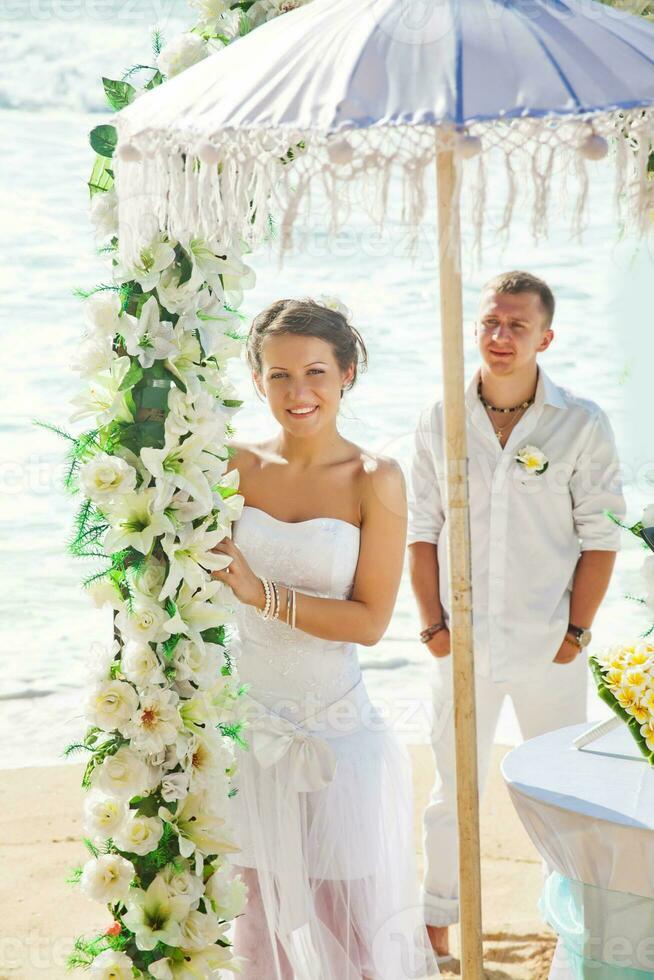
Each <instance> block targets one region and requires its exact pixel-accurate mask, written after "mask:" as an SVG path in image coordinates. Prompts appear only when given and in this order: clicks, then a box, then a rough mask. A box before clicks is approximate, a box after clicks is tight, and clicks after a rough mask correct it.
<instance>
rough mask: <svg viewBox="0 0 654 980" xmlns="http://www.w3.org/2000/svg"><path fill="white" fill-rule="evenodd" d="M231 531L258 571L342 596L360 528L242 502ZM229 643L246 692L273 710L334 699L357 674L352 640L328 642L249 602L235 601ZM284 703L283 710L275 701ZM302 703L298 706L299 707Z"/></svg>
mask: <svg viewBox="0 0 654 980" xmlns="http://www.w3.org/2000/svg"><path fill="white" fill-rule="evenodd" d="M233 538H234V542H235V543H236V545H237V546H238V547H239V548H240V550H241V551H242V552H243V554H244V556H245V558H246V560H247V562H248V564H249V565H250V567H251V568H252V570H253V571H254V572H255V573H256V574H257V575H262V576H265V577H267V578H272V579H275V581H277V582H280V583H281V584H283V585H291V586H294V587H295V588H296V589H297V590H298V591H299V592H305V593H310V594H311V595H317V596H323V597H330V598H338V599H345V598H348V597H349V596H350V595H351V591H352V586H353V583H354V575H355V571H356V566H357V561H358V557H359V539H360V532H359V528H357V527H355V526H354V524H349V523H348V522H347V521H343V520H340V519H338V518H335V517H316V518H311V519H310V520H306V521H299V522H297V523H292V522H289V521H280V520H278V519H277V518H276V517H273V516H272V515H271V514H268V513H267V512H266V511H263V510H260V509H259V508H258V507H250V506H247V505H246V506H245V507H244V508H243V512H242V515H241V517H240V518H239V520H238V521H237V522H236V523H235V525H234V528H233ZM236 628H237V636H236V637H235V642H234V643H233V644H232V651H233V652H234V654H235V658H236V660H237V668H238V674H239V679H240V680H241V681H242V682H246V683H249V684H250V692H249V693H250V694H251V695H252V696H253V697H255V698H256V699H257V700H259V701H263V702H264V703H267V704H272V702H275V707H276V709H277V710H279V711H280V712H282V711H283V712H284V713H288V714H289V715H295V714H296V713H297V711H298V710H302V708H303V709H304V711H305V714H308V713H310V711H311V709H312V708H313V706H314V705H315V707H316V708H319V707H320V706H322V705H323V704H329V703H331V702H332V701H334V700H336V699H337V698H338V697H340V695H341V694H343V693H344V692H345V691H347V690H348V689H349V688H350V687H352V685H353V684H355V683H356V682H357V681H358V679H359V677H360V676H361V670H360V667H359V661H358V656H357V648H356V644H354V643H347V642H334V641H332V640H324V639H321V638H320V637H317V636H311V635H310V634H309V633H304V632H303V631H302V630H300V629H295V630H292V629H291V628H290V626H287V625H286V623H285V622H281V621H280V620H264V619H262V618H261V616H260V615H259V613H258V612H257V611H256V610H255V608H254V607H253V606H249V605H243V604H242V603H240V602H237V604H236ZM282 701H283V702H284V704H285V705H287V710H286V709H285V708H284V706H281V705H280V702H282ZM300 705H301V707H300Z"/></svg>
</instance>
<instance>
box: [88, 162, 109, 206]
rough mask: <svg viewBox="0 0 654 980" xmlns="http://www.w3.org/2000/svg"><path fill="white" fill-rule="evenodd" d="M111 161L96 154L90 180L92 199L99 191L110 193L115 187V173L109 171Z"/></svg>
mask: <svg viewBox="0 0 654 980" xmlns="http://www.w3.org/2000/svg"><path fill="white" fill-rule="evenodd" d="M108 164H109V160H108V159H107V157H105V156H101V155H100V154H99V153H98V154H96V157H95V162H94V164H93V170H92V171H91V176H90V177H89V179H88V187H89V191H90V192H91V197H93V195H94V194H97V193H98V191H103V192H104V191H110V190H111V188H112V187H113V186H114V175H113V171H112V170H110V169H109V166H108Z"/></svg>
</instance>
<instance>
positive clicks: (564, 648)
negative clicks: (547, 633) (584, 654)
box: [552, 633, 579, 664]
mask: <svg viewBox="0 0 654 980" xmlns="http://www.w3.org/2000/svg"><path fill="white" fill-rule="evenodd" d="M578 656H579V646H578V645H577V644H576V643H575V641H574V640H573V639H572V637H570V636H568V634H567V633H566V635H565V637H564V638H563V643H562V644H561V646H560V647H559V650H558V653H557V655H556V656H555V657H554V660H553V661H552V662H553V663H555V664H569V663H572V661H573V660H574V659H575V658H576V657H578Z"/></svg>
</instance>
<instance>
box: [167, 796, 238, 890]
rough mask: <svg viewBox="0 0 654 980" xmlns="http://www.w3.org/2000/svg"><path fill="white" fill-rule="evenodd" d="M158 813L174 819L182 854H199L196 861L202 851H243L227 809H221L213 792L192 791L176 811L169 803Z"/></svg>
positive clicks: (184, 855)
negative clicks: (227, 816)
mask: <svg viewBox="0 0 654 980" xmlns="http://www.w3.org/2000/svg"><path fill="white" fill-rule="evenodd" d="M227 802H228V801H226V803H227ZM159 817H160V818H161V819H162V820H165V821H167V822H168V823H171V824H172V825H173V826H174V828H175V830H176V831H177V835H178V838H179V853H180V854H181V855H182V857H190V856H191V855H192V854H196V862H197V861H198V857H199V855H201V854H234V853H236V852H237V851H240V847H239V846H238V845H237V844H236V841H235V839H234V832H233V830H232V828H231V827H230V826H229V824H228V821H227V818H226V813H225V811H221V810H219V809H218V807H217V805H216V799H215V798H214V797H213V796H209V795H208V794H205V793H201V794H197V793H189V795H188V796H187V797H186V799H185V800H184V802H183V803H182V805H181V806H180V807H178V809H177V811H176V813H175V814H172V813H171V812H170V810H168V809H167V808H166V807H163V806H162V807H159ZM196 871H197V863H196Z"/></svg>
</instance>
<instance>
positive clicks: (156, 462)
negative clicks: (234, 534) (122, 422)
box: [141, 425, 214, 514]
mask: <svg viewBox="0 0 654 980" xmlns="http://www.w3.org/2000/svg"><path fill="white" fill-rule="evenodd" d="M213 435H214V433H213V431H212V429H211V427H210V426H208V425H206V426H203V427H202V428H200V429H199V430H198V431H196V432H195V433H194V434H193V435H191V436H189V438H188V439H185V440H184V442H181V443H180V442H179V441H178V440H177V439H175V438H173V437H172V436H170V437H168V436H167V437H166V439H165V441H164V447H163V449H155V448H153V447H151V446H146V447H144V448H143V449H142V450H141V459H142V460H143V462H144V463H145V465H146V466H147V468H148V470H149V471H150V473H152V475H153V476H154V477H155V480H156V482H157V503H156V504H155V506H160V502H161V501H162V499H163V498H165V497H172V494H173V491H174V490H175V488H176V487H179V488H180V489H181V490H186V491H187V492H188V493H190V494H191V495H192V496H193V497H194V498H195V500H196V501H197V502H198V503H199V504H201V505H202V506H203V507H204V508H205V511H204V513H205V514H206V513H207V512H208V511H209V510H210V509H211V487H210V484H209V481H208V480H207V477H206V475H205V473H204V472H203V470H202V467H201V465H200V463H201V461H202V460H203V453H204V450H205V446H207V445H209V444H210V443H211V439H212V438H213Z"/></svg>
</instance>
